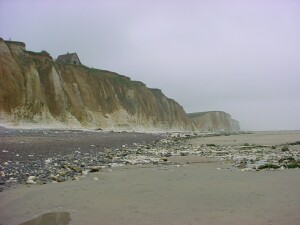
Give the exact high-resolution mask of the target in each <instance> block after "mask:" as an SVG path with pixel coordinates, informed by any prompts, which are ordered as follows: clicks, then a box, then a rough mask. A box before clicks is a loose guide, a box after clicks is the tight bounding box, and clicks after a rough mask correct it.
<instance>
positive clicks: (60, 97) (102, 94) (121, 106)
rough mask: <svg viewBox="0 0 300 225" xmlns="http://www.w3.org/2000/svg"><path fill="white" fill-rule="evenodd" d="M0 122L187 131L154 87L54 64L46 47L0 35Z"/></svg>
mask: <svg viewBox="0 0 300 225" xmlns="http://www.w3.org/2000/svg"><path fill="white" fill-rule="evenodd" d="M0 121H1V122H2V123H7V124H14V125H26V124H28V125H32V124H34V123H35V124H37V125H38V126H41V127H43V126H44V127H45V126H66V127H73V128H76V127H88V128H102V129H128V130H132V129H134V130H191V129H192V122H191V121H190V120H189V118H188V117H187V116H186V113H185V111H184V109H183V108H182V107H181V106H180V105H179V104H178V103H177V102H176V101H174V100H172V99H169V98H167V97H166V96H165V95H164V94H163V93H162V92H161V91H160V90H158V89H150V88H147V87H146V85H145V84H143V83H142V82H138V81H131V80H130V78H128V77H125V76H122V75H119V74H117V73H113V72H109V71H104V70H98V69H91V68H88V67H85V66H81V65H80V66H78V65H67V64H57V63H56V62H55V61H54V60H53V59H52V57H51V56H50V55H49V54H48V53H47V52H41V53H35V52H30V51H27V50H26V49H25V44H24V43H22V42H12V41H4V40H3V39H0Z"/></svg>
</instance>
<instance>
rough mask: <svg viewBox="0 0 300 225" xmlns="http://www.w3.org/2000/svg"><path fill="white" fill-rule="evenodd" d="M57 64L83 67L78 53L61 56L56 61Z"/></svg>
mask: <svg viewBox="0 0 300 225" xmlns="http://www.w3.org/2000/svg"><path fill="white" fill-rule="evenodd" d="M56 62H57V63H63V64H72V65H81V62H80V59H79V57H78V55H77V53H76V52H74V53H69V52H68V53H67V54H65V55H59V56H58V57H57V59H56Z"/></svg>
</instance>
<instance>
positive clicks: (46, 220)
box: [20, 212, 71, 225]
mask: <svg viewBox="0 0 300 225" xmlns="http://www.w3.org/2000/svg"><path fill="white" fill-rule="evenodd" d="M70 221H71V218H70V213H68V212H53V213H45V214H43V215H41V216H39V217H37V218H34V219H32V220H29V221H26V222H24V223H21V224H20V225H67V224H69V222H70Z"/></svg>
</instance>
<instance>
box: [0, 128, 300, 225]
mask: <svg viewBox="0 0 300 225" xmlns="http://www.w3.org/2000/svg"><path fill="white" fill-rule="evenodd" d="M16 132H17V131H16ZM44 132H46V133H44ZM24 133H25V134H26V133H27V134H28V135H29V137H30V138H29V139H28V140H29V141H28V143H27V142H24V143H20V140H22V138H24V137H25V136H26V135H25V136H24ZM16 134H18V135H20V136H18V135H16ZM40 134H41V135H42V136H43V137H40V136H39V135H40ZM101 135H102V136H101ZM2 136H3V137H4V136H5V135H3V134H2ZM114 137H115V138H116V139H111V138H114ZM258 137H259V138H258ZM299 137H300V132H299V131H296V132H284V133H278V132H264V133H252V134H238V135H230V136H225V135H224V136H220V135H217V136H211V135H210V134H208V136H201V137H191V136H190V135H189V134H184V133H173V134H168V135H167V134H165V135H161V134H158V135H156V134H140V133H107V135H104V133H101V132H99V133H97V132H83V131H78V132H77V131H68V132H67V133H64V132H61V131H59V132H58V133H56V132H55V131H49V130H46V131H45V130H44V131H37V133H34V132H31V131H28V132H21V133H14V132H12V133H11V134H10V135H8V136H7V135H6V136H5V139H4V140H5V142H2V143H6V144H7V146H12V143H14V141H16V143H17V145H16V146H23V145H24V146H25V147H26V145H30V144H31V146H36V145H37V146H38V147H39V148H37V149H36V154H37V153H41V154H44V155H43V156H39V155H38V154H37V155H36V159H37V160H32V159H33V158H34V157H33V156H26V157H27V158H24V160H25V161H24V162H22V161H17V160H18V159H19V157H20V156H21V155H20V156H18V157H16V156H15V155H14V154H15V153H14V154H13V155H12V156H13V158H12V159H11V160H8V161H3V160H0V161H1V163H0V171H1V173H2V172H3V171H4V172H5V177H3V176H2V175H3V174H1V177H0V178H1V180H0V181H3V178H5V182H7V181H8V184H18V183H21V184H18V185H16V186H15V187H14V188H8V189H6V190H4V191H2V192H0V224H3V225H4V224H5V225H12V224H20V225H25V224H26V225H30V224H32V225H33V224H34V225H36V224H39V223H36V221H37V220H38V221H42V220H43V216H45V218H46V219H47V220H48V222H49V218H56V220H58V221H61V222H62V220H64V219H66V220H68V221H67V222H65V224H70V225H79V224H103V225H104V224H105V225H110V224H111V225H116V224H125V225H127V224H130V225H139V224H144V225H147V224H149V225H150V224H151V225H152V224H160V225H169V224H174V225H182V224H193V225H207V224H211V225H220V224H221V225H223V224H224V225H225V224H228V225H229V224H236V223H238V224H245V225H250V224H262V225H265V224H272V225H277V224H278V225H281V224H292V225H294V224H295V225H296V224H297V223H298V221H299V220H300V217H299V216H298V212H299V211H300V204H299V202H300V195H299V191H298V187H299V185H300V169H297V168H300V141H299ZM101 138H102V139H101ZM120 138H123V139H122V141H120V140H121V139H120ZM57 140H60V141H57ZM74 140H75V141H74ZM115 140H118V141H119V142H115ZM124 140H126V141H127V144H124V142H123V141H124ZM136 140H140V142H135V141H136ZM245 140H247V143H244V142H245ZM262 140H263V142H262ZM10 141H12V142H10ZM23 141H24V140H23ZM30 141H32V142H30ZM95 141H99V144H94V142H95ZM105 141H106V142H107V143H112V145H111V147H109V148H105V147H103V146H102V147H103V148H102V147H101V146H100V144H103V142H105ZM145 141H146V142H145ZM129 142H130V143H131V144H130V143H129ZM55 143H59V146H62V147H63V149H66V148H67V147H68V146H69V145H70V144H74V145H72V147H71V152H70V153H67V152H66V151H64V152H60V151H57V149H56V148H54V149H52V150H51V148H50V147H51V146H52V147H53V145H55ZM92 143H93V144H92ZM117 143H118V146H119V147H117V146H116V144H117ZM80 145H83V146H86V147H87V148H86V149H84V148H80V149H78V146H80ZM42 146H44V147H45V148H46V150H45V149H44V150H45V151H43V152H40V151H41V147H42ZM27 148H28V146H27ZM73 148H74V149H73ZM12 149H13V148H12ZM25 149H26V148H25ZM29 149H32V148H29ZM11 151H13V150H9V151H7V152H3V150H2V149H1V151H0V156H1V157H2V159H3V156H4V155H5V154H10V153H13V152H11ZM24 151H25V150H24ZM48 151H50V153H51V157H48V156H47V155H45V154H47V153H48ZM51 151H53V152H51ZM54 153H55V154H54ZM46 156H47V157H46ZM26 160H27V161H26ZM270 165H272V166H270ZM289 168H293V169H289ZM26 171H27V172H26ZM11 177H13V178H14V179H12V178H11ZM20 181H21V182H20ZM25 183H27V185H25ZM43 183H47V184H45V185H39V184H43ZM1 186H3V184H1ZM8 187H9V186H8ZM49 213H50V214H49ZM47 215H48V217H47ZM49 215H50V217H49ZM45 218H44V219H45ZM30 220H32V221H31V222H28V223H24V222H25V221H30ZM69 220H71V221H69ZM23 223H24V224H23ZM54 224H55V223H54ZM57 224H58V223H57Z"/></svg>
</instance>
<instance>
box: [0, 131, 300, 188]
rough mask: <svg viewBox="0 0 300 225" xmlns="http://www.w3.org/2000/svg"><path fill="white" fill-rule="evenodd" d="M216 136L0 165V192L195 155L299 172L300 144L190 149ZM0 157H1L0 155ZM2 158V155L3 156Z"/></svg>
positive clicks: (175, 137) (247, 167) (242, 166)
mask: <svg viewBox="0 0 300 225" xmlns="http://www.w3.org/2000/svg"><path fill="white" fill-rule="evenodd" d="M213 135H220V134H216V133H214V134H208V133H190V134H186V133H172V134H168V135H166V138H165V139H161V140H159V141H154V142H153V143H152V144H147V145H145V144H138V143H134V144H133V147H132V146H128V145H122V147H121V148H119V149H109V148H106V149H104V150H101V151H100V150H99V151H93V152H81V151H79V150H74V152H73V153H70V154H66V155H61V154H59V155H55V156H52V157H49V158H47V159H37V160H32V161H17V160H11V161H5V162H3V163H1V165H0V189H1V190H3V189H4V187H9V186H12V185H13V184H16V183H19V184H28V185H31V184H46V183H48V182H63V181H66V180H79V179H82V178H84V176H85V175H87V174H88V173H93V172H99V171H101V170H102V169H104V168H109V167H118V166H124V165H145V164H154V165H170V164H175V163H172V162H171V161H170V160H169V157H171V156H188V155H195V156H201V157H205V158H210V159H214V160H220V161H222V162H224V163H227V164H228V168H229V169H230V170H238V169H239V170H242V171H259V170H262V169H286V168H300V141H298V142H295V143H289V144H285V145H278V146H262V145H250V144H247V143H245V144H243V145H236V146H222V145H215V144H202V145H191V144H189V143H188V142H187V140H188V139H191V138H201V137H204V136H213ZM1 154H2V153H1ZM3 154H5V153H4V152H3Z"/></svg>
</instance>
